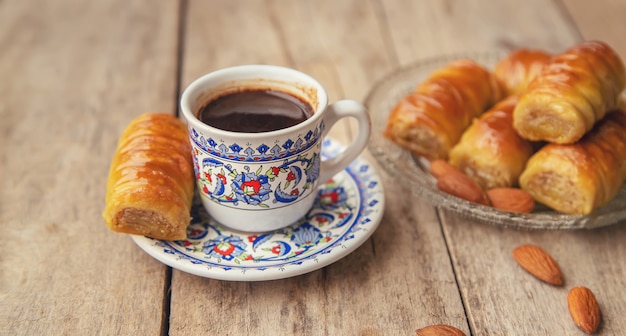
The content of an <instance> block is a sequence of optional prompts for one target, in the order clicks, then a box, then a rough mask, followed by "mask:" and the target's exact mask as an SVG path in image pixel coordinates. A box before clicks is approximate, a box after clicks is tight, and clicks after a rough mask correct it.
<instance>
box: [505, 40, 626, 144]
mask: <svg viewBox="0 0 626 336" xmlns="http://www.w3.org/2000/svg"><path fill="white" fill-rule="evenodd" d="M625 84H626V74H625V73H624V64H623V63H622V60H621V59H620V58H619V56H618V55H617V54H616V53H615V51H613V49H611V48H610V47H609V46H608V45H606V44H605V43H603V42H598V41H588V42H583V43H581V44H578V45H576V46H574V47H572V48H570V49H568V50H566V51H565V52H564V53H562V54H560V55H556V56H554V57H553V58H552V59H551V61H550V63H549V64H547V65H546V66H545V67H544V68H543V70H542V72H541V74H540V75H539V76H537V77H536V78H535V79H534V80H533V81H532V82H531V83H530V84H529V85H528V89H527V90H526V92H525V93H524V94H523V95H522V96H521V98H520V101H519V103H518V104H517V107H516V108H515V111H514V112H513V126H514V127H515V129H516V130H517V131H518V133H520V135H522V136H523V137H524V138H526V139H529V140H545V141H548V142H555V143H560V144H568V143H574V142H576V141H578V140H579V139H580V138H581V137H582V136H583V135H584V134H585V133H586V132H588V131H589V130H591V128H592V127H593V125H594V124H595V123H596V122H597V121H598V120H600V119H602V118H603V117H604V115H605V113H606V111H610V110H613V109H615V108H616V107H617V104H618V100H619V96H620V93H621V92H622V90H623V89H624V85H625Z"/></svg>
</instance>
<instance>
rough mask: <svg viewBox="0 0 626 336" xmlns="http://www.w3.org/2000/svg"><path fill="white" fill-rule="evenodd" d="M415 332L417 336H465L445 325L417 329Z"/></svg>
mask: <svg viewBox="0 0 626 336" xmlns="http://www.w3.org/2000/svg"><path fill="white" fill-rule="evenodd" d="M415 332H416V333H417V336H465V333H464V332H462V331H461V330H459V329H457V328H455V327H452V326H449V325H445V324H435V325H431V326H428V327H424V328H422V329H417V330H415Z"/></svg>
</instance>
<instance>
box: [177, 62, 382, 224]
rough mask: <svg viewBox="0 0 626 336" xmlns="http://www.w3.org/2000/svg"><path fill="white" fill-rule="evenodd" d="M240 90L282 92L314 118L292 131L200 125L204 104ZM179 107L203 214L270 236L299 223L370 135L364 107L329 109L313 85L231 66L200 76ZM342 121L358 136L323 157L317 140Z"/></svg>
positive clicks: (274, 69)
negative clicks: (322, 186)
mask: <svg viewBox="0 0 626 336" xmlns="http://www.w3.org/2000/svg"><path fill="white" fill-rule="evenodd" d="M242 88H243V89H248V90H255V89H256V90H259V89H267V88H271V89H272V90H279V91H282V92H284V93H288V94H290V95H292V96H296V97H298V98H299V99H301V100H303V101H306V102H308V103H309V104H310V105H311V107H312V108H313V112H314V113H313V115H312V116H311V117H310V118H308V119H306V120H305V121H303V122H301V123H299V124H296V125H295V126H291V127H288V128H284V129H279V130H275V131H269V132H262V133H242V132H232V131H225V130H222V129H219V128H216V127H212V126H211V125H207V124H205V123H204V122H202V121H201V120H200V118H199V116H198V115H199V112H200V110H202V108H203V107H204V106H206V104H207V103H209V102H211V101H213V100H215V99H217V98H219V97H222V96H224V95H227V94H230V93H233V92H239V91H241V90H242ZM180 105H181V109H182V114H183V116H184V118H185V119H186V121H187V125H188V128H189V138H190V140H191V145H192V151H193V159H194V168H195V173H196V182H197V186H198V190H199V193H200V195H201V198H202V203H203V205H204V207H205V208H206V210H207V211H208V213H209V214H210V215H211V216H212V217H213V218H214V219H215V220H217V221H218V222H220V223H221V224H223V225H225V226H228V227H230V228H231V229H235V230H241V231H247V232H265V231H271V230H276V229H279V228H282V227H286V226H288V225H290V224H293V223H295V222H296V221H297V220H298V219H300V218H301V217H303V216H304V215H305V214H306V213H307V211H308V210H309V209H310V208H311V207H312V205H313V202H314V201H315V198H316V196H317V186H318V183H319V182H320V181H322V182H323V181H327V180H328V179H330V178H332V177H333V176H334V175H335V174H337V173H338V172H340V171H341V170H343V169H344V168H346V167H347V166H348V165H349V164H350V163H351V162H352V161H353V160H354V159H355V158H357V156H358V155H359V154H360V153H361V152H362V151H363V149H364V148H365V147H366V145H367V141H368V139H369V135H370V129H371V125H370V119H369V115H368V113H367V110H366V109H365V107H364V106H363V105H362V104H360V103H358V102H356V101H353V100H340V101H337V102H335V103H334V104H331V105H328V95H327V93H326V91H325V90H324V88H323V87H322V85H321V84H320V83H319V82H318V81H316V80H315V79H313V78H312V77H310V76H308V75H306V74H304V73H302V72H299V71H296V70H293V69H289V68H283V67H278V66H271V65H242V66H235V67H231V68H225V69H221V70H218V71H215V72H212V73H209V74H207V75H204V76H202V77H200V78H198V79H196V80H195V81H194V82H192V83H191V84H190V85H189V86H188V87H187V88H186V89H185V91H184V92H183V94H182V97H181V102H180ZM346 117H351V118H354V119H356V120H357V122H358V133H357V135H356V137H355V138H354V140H353V141H352V143H351V144H350V145H348V146H347V147H346V148H345V150H344V151H343V152H341V153H339V154H338V155H337V156H335V157H332V158H322V157H321V146H322V139H323V138H324V137H325V136H326V134H327V133H328V131H329V130H330V128H331V127H332V126H333V125H334V124H335V123H336V122H337V121H338V120H339V119H342V118H346Z"/></svg>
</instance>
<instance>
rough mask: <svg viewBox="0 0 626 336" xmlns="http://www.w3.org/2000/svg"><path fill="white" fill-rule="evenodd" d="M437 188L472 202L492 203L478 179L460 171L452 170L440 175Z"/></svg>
mask: <svg viewBox="0 0 626 336" xmlns="http://www.w3.org/2000/svg"><path fill="white" fill-rule="evenodd" d="M437 188H438V189H439V190H441V191H443V192H445V193H447V194H450V195H453V196H456V197H459V198H462V199H464V200H467V201H470V202H474V203H478V204H483V205H490V203H489V199H488V198H487V194H485V191H484V190H483V188H482V187H481V186H480V185H479V184H478V183H477V182H476V181H474V180H472V178H471V177H469V176H467V175H465V174H463V173H460V172H451V173H447V174H444V175H441V176H439V178H438V179H437Z"/></svg>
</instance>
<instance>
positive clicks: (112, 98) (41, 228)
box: [0, 0, 178, 335]
mask: <svg viewBox="0 0 626 336" xmlns="http://www.w3.org/2000/svg"><path fill="white" fill-rule="evenodd" d="M177 9H178V7H177V5H176V3H174V2H168V1H160V2H153V1H133V2H126V1H106V2H83V1H71V0H64V1H54V2H49V1H11V2H0V50H3V52H2V53H0V73H1V74H2V75H1V76H2V78H4V80H3V81H1V82H0V97H1V98H0V120H2V122H0V125H2V126H1V127H2V132H1V133H0V153H1V154H0V155H2V159H1V160H0V163H1V165H0V172H1V176H2V177H1V179H0V180H1V181H2V182H0V183H2V185H1V187H0V223H2V225H0V236H1V237H2V240H1V243H0V244H1V250H2V255H1V256H0V269H1V270H2V271H0V302H1V303H0V334H6V335H44V334H46V335H94V334H98V333H102V334H110V335H111V334H117V335H128V334H143V335H155V334H158V333H159V330H160V328H161V319H162V318H161V314H162V301H163V289H164V285H165V284H164V281H165V271H166V268H165V267H163V266H162V265H161V264H159V263H157V262H155V261H154V260H153V259H152V258H150V257H148V256H147V255H146V254H144V253H143V252H141V251H140V250H139V249H138V248H137V247H136V246H135V245H134V244H133V243H132V242H131V240H130V238H129V237H127V236H125V235H118V234H114V233H112V232H110V231H108V230H107V228H106V226H105V224H104V222H103V220H102V217H101V211H102V209H103V206H104V193H105V181H106V178H107V174H108V165H109V161H110V159H111V157H112V155H113V151H114V149H115V145H116V141H117V136H118V134H119V133H120V132H121V130H122V129H123V128H124V127H125V125H126V123H127V122H128V121H129V120H130V119H132V118H133V117H134V116H136V115H138V114H140V113H142V112H144V111H149V110H160V111H166V112H173V108H174V106H175V100H174V98H175V92H174V90H175V85H176V80H175V69H176V63H175V56H176V53H175V45H176V26H177ZM113 18H114V19H113Z"/></svg>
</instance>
